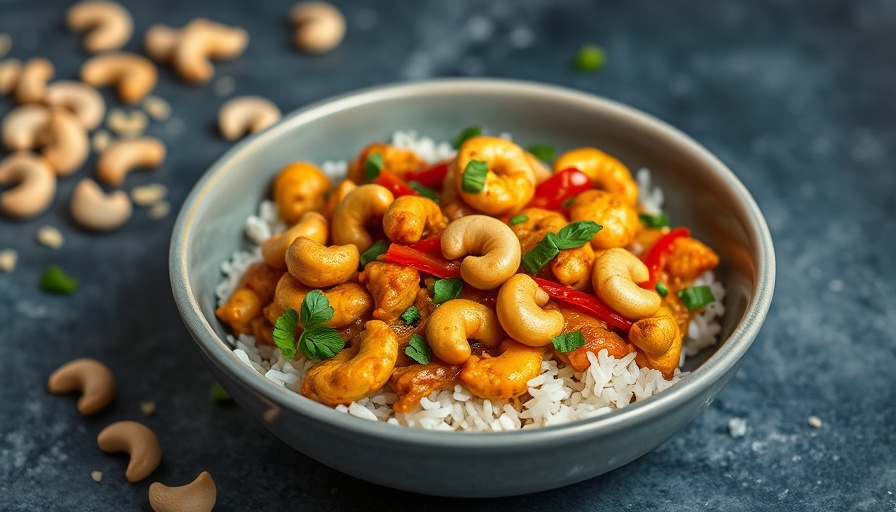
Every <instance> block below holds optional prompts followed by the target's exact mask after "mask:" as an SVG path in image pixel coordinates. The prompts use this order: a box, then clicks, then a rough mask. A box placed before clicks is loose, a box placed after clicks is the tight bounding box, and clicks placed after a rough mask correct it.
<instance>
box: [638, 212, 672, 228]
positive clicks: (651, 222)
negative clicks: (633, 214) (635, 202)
mask: <svg viewBox="0 0 896 512" xmlns="http://www.w3.org/2000/svg"><path fill="white" fill-rule="evenodd" d="M638 218H639V219H641V224H644V226H645V227H648V228H664V227H666V226H668V225H669V216H668V215H666V214H665V213H660V214H657V215H652V214H650V213H639V214H638Z"/></svg>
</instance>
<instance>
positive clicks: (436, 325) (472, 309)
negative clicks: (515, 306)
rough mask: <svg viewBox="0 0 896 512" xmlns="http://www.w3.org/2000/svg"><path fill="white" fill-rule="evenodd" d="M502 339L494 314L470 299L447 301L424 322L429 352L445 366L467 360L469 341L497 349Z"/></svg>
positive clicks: (499, 326) (469, 352)
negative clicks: (443, 362) (445, 364)
mask: <svg viewBox="0 0 896 512" xmlns="http://www.w3.org/2000/svg"><path fill="white" fill-rule="evenodd" d="M504 337H505V336H504V331H503V330H502V329H501V324H500V323H499V322H498V317H497V316H495V312H494V311H492V310H491V309H490V308H488V307H487V306H483V305H482V304H480V303H478V302H473V301H472V300H467V299H452V300H449V301H447V302H445V303H444V304H442V305H441V306H439V307H437V308H436V309H435V310H434V311H433V312H432V314H431V315H430V316H429V319H428V320H427V321H426V341H428V342H429V347H430V348H431V349H432V353H433V354H435V355H436V357H438V358H439V359H441V360H442V361H445V362H446V363H448V364H463V363H464V362H465V361H466V360H467V359H469V358H470V354H471V353H472V351H471V350H470V342H469V341H468V340H475V341H478V342H480V343H482V344H483V345H485V346H487V347H497V346H498V343H500V342H501V340H503V339H504Z"/></svg>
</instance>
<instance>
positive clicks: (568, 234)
mask: <svg viewBox="0 0 896 512" xmlns="http://www.w3.org/2000/svg"><path fill="white" fill-rule="evenodd" d="M601 229H603V226H601V225H600V224H598V223H596V222H594V221H590V220H580V221H578V222H573V223H570V224H568V225H567V226H565V227H564V228H563V229H561V230H560V231H558V232H557V239H556V240H554V243H555V244H556V245H557V248H558V249H560V250H561V251H562V250H563V249H575V248H576V247H581V246H583V245H585V244H587V243H588V242H590V241H591V239H592V238H594V235H596V234H597V232H598V231H600V230H601Z"/></svg>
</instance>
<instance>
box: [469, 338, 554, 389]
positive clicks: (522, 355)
mask: <svg viewBox="0 0 896 512" xmlns="http://www.w3.org/2000/svg"><path fill="white" fill-rule="evenodd" d="M498 350H499V352H500V355H498V356H497V357H480V356H470V359H469V360H468V361H467V362H466V364H464V367H463V368H462V369H461V371H460V380H461V382H463V383H464V385H465V386H466V387H467V389H469V390H470V393H473V394H474V395H476V396H478V397H480V398H487V399H489V400H509V399H511V398H515V397H518V396H520V395H522V394H523V393H525V392H526V391H528V389H529V388H528V386H526V383H527V382H528V381H529V380H531V379H534V378H535V377H538V375H539V374H540V373H541V361H542V359H543V358H544V348H543V347H529V346H526V345H523V344H522V343H517V342H516V341H513V340H504V341H503V342H502V343H501V346H500V347H499V348H498Z"/></svg>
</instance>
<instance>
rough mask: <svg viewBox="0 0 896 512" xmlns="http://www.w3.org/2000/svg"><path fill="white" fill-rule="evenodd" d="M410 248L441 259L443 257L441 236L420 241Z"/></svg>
mask: <svg viewBox="0 0 896 512" xmlns="http://www.w3.org/2000/svg"><path fill="white" fill-rule="evenodd" d="M408 247H410V248H411V249H415V250H418V251H422V252H425V253H426V254H432V255H435V256H439V257H441V256H442V237H441V236H432V237H429V238H426V239H423V240H420V241H419V242H417V243H416V244H411V245H409V246H408Z"/></svg>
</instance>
